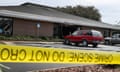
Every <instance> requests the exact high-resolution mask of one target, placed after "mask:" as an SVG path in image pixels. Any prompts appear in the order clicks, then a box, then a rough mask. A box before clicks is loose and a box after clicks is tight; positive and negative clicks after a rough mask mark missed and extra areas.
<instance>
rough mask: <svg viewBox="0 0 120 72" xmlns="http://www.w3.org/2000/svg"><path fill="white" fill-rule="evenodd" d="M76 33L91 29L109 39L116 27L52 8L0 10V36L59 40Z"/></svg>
mask: <svg viewBox="0 0 120 72" xmlns="http://www.w3.org/2000/svg"><path fill="white" fill-rule="evenodd" d="M77 28H80V29H95V30H99V31H101V32H102V33H103V35H104V36H110V35H112V33H113V32H120V26H115V25H110V24H106V23H103V22H99V21H95V20H90V19H86V18H83V17H78V16H74V15H71V14H67V13H64V12H61V11H59V10H57V9H56V8H53V7H49V6H43V5H38V4H33V3H24V4H21V5H18V6H0V32H2V33H3V34H4V35H11V36H13V35H30V36H52V37H53V36H59V37H63V36H65V35H68V34H69V32H73V31H75V30H76V29H77Z"/></svg>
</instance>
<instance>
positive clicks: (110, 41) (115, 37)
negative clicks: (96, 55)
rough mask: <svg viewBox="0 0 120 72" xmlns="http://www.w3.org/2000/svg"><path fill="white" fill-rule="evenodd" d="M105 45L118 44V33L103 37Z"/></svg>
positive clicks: (119, 42)
mask: <svg viewBox="0 0 120 72" xmlns="http://www.w3.org/2000/svg"><path fill="white" fill-rule="evenodd" d="M104 40H105V44H106V45H114V44H120V34H114V35H113V36H112V37H105V39H104Z"/></svg>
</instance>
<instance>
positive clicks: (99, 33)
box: [92, 31, 103, 37]
mask: <svg viewBox="0 0 120 72" xmlns="http://www.w3.org/2000/svg"><path fill="white" fill-rule="evenodd" d="M92 33H93V36H97V37H103V36H102V34H101V32H98V31H92Z"/></svg>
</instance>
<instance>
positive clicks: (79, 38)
mask: <svg viewBox="0 0 120 72" xmlns="http://www.w3.org/2000/svg"><path fill="white" fill-rule="evenodd" d="M64 39H65V40H64V44H68V45H69V44H71V43H75V45H78V44H79V43H82V45H83V46H88V44H92V45H93V47H97V45H98V44H99V43H100V42H102V41H103V39H104V38H103V36H102V34H101V32H99V31H96V30H78V31H75V32H73V33H72V35H67V36H65V37H64Z"/></svg>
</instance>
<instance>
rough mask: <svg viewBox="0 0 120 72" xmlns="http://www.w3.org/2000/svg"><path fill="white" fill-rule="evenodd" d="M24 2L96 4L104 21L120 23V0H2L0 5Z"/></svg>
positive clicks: (56, 4) (52, 4) (62, 4)
mask: <svg viewBox="0 0 120 72" xmlns="http://www.w3.org/2000/svg"><path fill="white" fill-rule="evenodd" d="M24 2H32V3H37V4H42V5H48V6H53V7H55V6H66V5H72V6H75V5H83V6H95V7H96V8H97V9H98V10H99V12H100V13H101V15H102V22H105V23H109V24H118V23H119V22H120V8H119V7H120V0H0V6H3V5H4V6H5V5H19V4H22V3H24ZM119 25H120V24H119Z"/></svg>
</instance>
